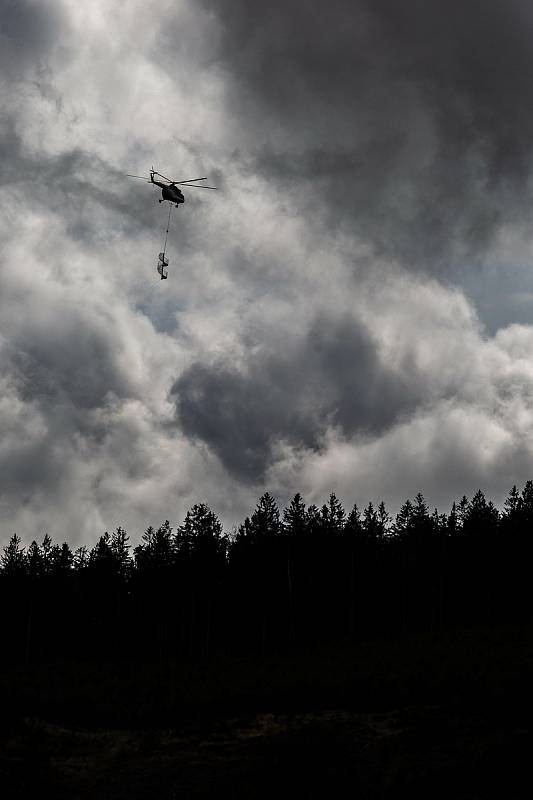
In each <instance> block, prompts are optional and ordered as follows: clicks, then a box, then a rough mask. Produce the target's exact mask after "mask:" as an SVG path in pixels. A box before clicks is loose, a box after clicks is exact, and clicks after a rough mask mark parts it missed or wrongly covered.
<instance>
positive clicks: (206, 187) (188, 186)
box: [187, 184, 218, 191]
mask: <svg viewBox="0 0 533 800" xmlns="http://www.w3.org/2000/svg"><path fill="white" fill-rule="evenodd" d="M217 188H218V187H217V186H195V185H194V184H188V185H187V189H214V190H215V191H216V190H217Z"/></svg>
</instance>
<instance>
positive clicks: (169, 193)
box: [161, 185, 185, 205]
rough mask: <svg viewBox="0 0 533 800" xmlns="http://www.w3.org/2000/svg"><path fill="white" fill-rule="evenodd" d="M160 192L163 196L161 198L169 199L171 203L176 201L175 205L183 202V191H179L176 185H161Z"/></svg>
mask: <svg viewBox="0 0 533 800" xmlns="http://www.w3.org/2000/svg"><path fill="white" fill-rule="evenodd" d="M161 194H162V196H163V200H169V201H170V202H171V203H176V205H178V204H179V203H184V202H185V198H184V196H183V193H182V192H180V190H179V189H178V187H177V186H172V185H170V186H163V188H162V190H161Z"/></svg>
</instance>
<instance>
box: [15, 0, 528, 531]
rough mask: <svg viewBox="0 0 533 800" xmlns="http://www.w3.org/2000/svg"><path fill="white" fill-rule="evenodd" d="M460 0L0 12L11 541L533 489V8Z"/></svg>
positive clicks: (136, 4) (230, 0)
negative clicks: (171, 184)
mask: <svg viewBox="0 0 533 800" xmlns="http://www.w3.org/2000/svg"><path fill="white" fill-rule="evenodd" d="M449 5H450V4H444V3H443V2H441V1H440V0H432V2H429V3H421V2H420V3H419V2H414V3H410V4H407V5H406V4H403V5H402V4H398V3H393V2H392V0H390V2H385V0H376V2H367V1H366V0H358V1H357V2H355V3H348V2H344V0H333V2H331V3H328V4H327V5H322V6H320V5H317V4H311V3H308V2H304V0H295V1H294V2H292V3H290V4H281V3H278V2H274V3H272V4H269V6H268V8H267V7H266V6H265V7H264V8H263V7H262V6H260V5H258V4H255V5H253V4H250V3H244V2H237V0H224V1H223V2H221V3H218V2H217V3H216V4H214V3H212V2H207V0H202V2H200V3H198V2H194V3H192V2H182V3H180V4H176V3H174V2H171V0H164V1H163V2H160V1H159V0H158V1H157V2H149V3H148V4H147V3H146V2H141V0H132V2H129V3H127V4H124V3H120V2H116V3H109V2H107V0H106V1H105V2H103V0H102V1H100V0H94V2H92V3H91V4H89V5H87V4H80V3H78V2H74V0H62V2H57V3H52V2H51V3H47V4H46V14H45V16H43V14H44V6H43V4H40V3H35V2H29V1H28V2H26V3H23V2H21V3H17V4H15V3H7V4H6V3H4V4H3V5H2V6H1V10H2V11H3V14H4V17H5V19H6V26H5V29H3V34H2V36H3V38H2V58H3V61H2V62H1V63H2V65H3V66H4V67H5V68H4V69H3V72H2V82H1V92H2V103H3V115H2V120H1V123H0V156H1V160H0V240H1V246H0V389H1V394H0V430H1V431H2V438H1V440H0V471H1V473H2V476H3V480H2V485H1V486H0V510H1V513H2V529H1V531H0V537H1V538H2V540H5V539H7V538H8V536H9V535H10V534H11V533H12V532H13V531H14V530H16V531H17V532H18V533H19V534H20V535H22V536H23V537H24V538H26V539H31V538H33V537H34V536H38V535H40V533H41V532H44V531H45V530H49V531H50V533H52V534H53V535H55V536H57V537H64V538H67V539H69V541H71V542H72V543H74V544H79V543H81V542H83V541H87V542H91V541H94V539H95V538H96V537H97V536H98V535H99V534H100V533H101V532H102V530H104V529H106V528H112V527H114V526H116V525H119V524H124V525H126V527H128V529H129V530H130V533H131V536H132V539H133V540H134V541H135V540H137V539H138V537H139V535H140V533H141V531H142V530H143V529H144V528H145V527H146V526H147V525H148V524H151V523H154V524H157V523H158V522H159V521H161V520H162V519H165V518H169V519H171V520H172V521H173V522H174V523H176V522H179V521H180V519H181V518H182V517H183V515H184V514H185V512H186V510H187V508H188V507H190V506H191V505H192V504H193V503H195V502H200V501H205V502H208V503H209V504H210V505H212V507H213V508H214V510H215V511H217V512H218V513H219V514H220V515H221V516H222V518H223V520H224V523H225V524H226V525H227V526H228V527H231V526H232V525H233V524H235V523H238V522H239V521H241V520H242V518H243V517H244V516H245V515H246V514H248V513H249V512H250V510H251V508H252V507H253V504H254V503H255V500H256V499H257V497H258V495H259V494H260V493H261V492H262V491H264V490H265V489H271V490H273V491H274V492H275V493H276V494H277V495H278V497H279V499H280V501H281V502H284V501H285V500H286V499H288V498H289V497H290V495H291V494H293V493H294V492H296V491H302V492H303V493H305V495H306V497H307V498H308V499H309V500H310V501H315V502H321V501H322V500H323V499H325V498H326V497H327V495H328V494H329V492H330V491H332V490H333V491H337V492H338V493H339V494H341V495H342V497H343V499H344V501H345V502H346V504H349V503H351V502H353V500H355V499H356V500H357V501H358V502H366V501H367V500H368V499H370V498H371V497H372V498H374V499H375V500H379V499H381V497H383V498H384V499H385V500H386V501H387V502H389V503H390V504H391V505H392V506H394V504H396V503H398V502H401V501H402V500H403V499H404V497H405V496H408V495H411V496H412V495H413V494H414V493H415V492H417V491H418V490H422V491H424V492H426V493H427V494H428V499H429V500H430V502H433V503H435V502H438V503H439V505H441V506H442V507H446V505H447V504H448V503H450V502H451V500H452V499H454V497H456V496H457V494H462V493H463V492H469V491H474V490H475V489H477V488H478V486H479V485H481V486H482V487H483V488H485V489H486V490H487V491H490V492H491V493H492V494H493V495H494V496H495V497H496V499H498V498H501V497H502V496H503V494H504V493H505V492H506V491H507V490H508V488H509V485H510V484H512V483H513V482H517V483H521V482H523V481H524V480H526V479H527V478H529V477H531V467H532V463H531V461H532V459H531V455H530V453H531V452H533V450H532V447H533V442H532V440H531V421H532V414H531V406H532V403H531V401H530V398H531V396H533V393H532V391H531V390H532V388H533V387H532V381H533V377H532V375H531V370H530V368H529V353H530V350H531V345H532V344H533V341H532V334H531V331H532V328H531V327H530V326H528V325H527V324H522V325H508V324H507V323H508V322H509V320H512V319H514V317H513V313H514V311H516V309H517V304H518V303H519V302H520V300H521V299H523V298H524V297H526V296H527V295H526V291H527V289H528V287H527V282H526V278H525V276H526V274H527V269H528V264H529V263H530V260H531V252H533V251H532V249H531V239H530V237H529V233H528V229H527V223H528V219H529V216H530V212H531V207H530V205H531V203H530V196H529V195H530V192H529V187H530V141H531V140H532V139H531V135H530V134H531V133H532V131H531V130H530V129H531V126H532V114H531V106H530V103H529V84H530V82H531V81H530V78H531V55H530V48H529V46H528V38H529V36H528V33H529V31H530V27H531V13H530V11H529V9H528V7H527V5H526V4H525V3H520V2H518V0H512V2H507V3H505V4H504V3H503V2H500V1H499V0H498V1H497V2H495V3H492V4H491V5H490V8H486V9H483V13H481V11H480V10H479V8H478V5H477V4H475V3H474V2H470V1H469V2H465V3H462V4H460V5H455V6H453V7H452V8H450V7H449ZM147 16H148V17H149V18H150V20H151V25H150V27H149V29H145V28H143V24H144V23H143V20H145V19H146V18H147ZM141 31H142V35H141ZM132 43H134V44H132ZM152 164H155V166H156V168H157V169H160V170H161V171H162V172H164V173H165V174H170V175H171V176H172V177H176V178H178V177H183V178H187V177H197V176H199V175H208V176H209V177H210V180H211V181H212V182H213V183H215V185H218V186H219V187H220V189H219V192H218V193H216V192H212V193H210V192H205V193H202V192H201V191H197V192H196V193H195V192H194V190H192V189H191V190H188V191H186V203H185V205H184V206H181V207H180V209H179V210H175V211H174V212H173V218H172V225H171V230H170V234H169V239H168V248H167V254H168V256H169V258H170V279H169V280H168V281H166V282H163V283H161V282H160V281H159V280H158V276H157V274H156V272H155V265H156V261H157V254H158V252H159V251H160V249H161V245H162V242H163V240H164V235H165V229H166V220H167V218H166V210H165V209H164V208H162V207H161V206H160V205H159V204H158V203H157V197H158V195H157V194H156V193H155V192H154V191H153V189H152V187H150V186H147V185H144V184H142V183H141V182H140V181H138V182H136V181H130V180H129V179H127V178H125V173H127V172H133V173H137V174H145V173H146V170H147V169H148V168H149V167H150V166H151V165H152ZM506 259H507V260H508V261H510V260H511V259H513V260H514V261H515V262H516V264H517V265H518V264H522V265H523V267H522V268H520V269H519V267H518V266H515V271H514V272H511V270H509V271H506V272H505V273H503V271H502V270H501V269H500V266H501V264H505V263H507V262H506ZM486 264H490V266H491V269H492V271H493V273H492V274H493V275H494V277H493V278H492V279H491V281H490V282H489V283H487V284H486V287H487V290H486V296H484V297H483V298H482V299H483V303H482V307H483V309H484V310H486V309H490V307H491V305H492V307H496V306H497V307H498V308H501V307H502V305H503V301H502V295H505V292H508V293H509V298H511V296H514V297H515V299H514V300H513V301H512V302H511V300H510V299H508V302H507V305H506V308H507V311H506V314H505V318H502V316H501V315H499V316H498V315H496V312H495V311H492V312H491V311H490V310H489V311H484V316H483V318H482V319H480V317H479V315H478V313H477V309H476V307H475V305H474V304H473V303H472V302H471V301H470V300H469V299H468V298H467V296H466V295H465V293H464V292H463V291H462V289H461V286H460V284H459V285H454V283H453V281H454V280H458V278H459V277H460V278H461V280H463V283H464V284H465V285H467V287H468V292H469V295H470V296H472V295H473V292H474V290H477V291H479V290H478V289H476V284H477V283H479V281H476V280H475V279H474V277H473V276H474V274H475V273H474V271H473V270H472V269H470V271H469V275H468V282H467V280H466V278H464V276H462V274H461V269H462V268H463V267H464V268H466V267H467V266H468V267H469V268H471V267H472V266H476V268H477V270H478V273H477V274H481V272H480V271H481V270H482V269H486ZM482 274H484V275H486V274H488V273H487V272H484V273H482ZM511 274H512V275H514V276H515V277H513V278H512V280H510V277H509V276H510V275H511ZM508 280H510V282H511V283H512V286H509V287H507V286H506V281H508ZM520 281H521V282H520ZM529 291H533V287H531V286H529ZM521 309H522V312H521V313H522V316H521V317H520V319H521V320H522V321H523V322H524V323H525V322H527V313H526V309H525V306H524V303H522V306H521ZM487 316H488V317H489V322H490V320H492V322H493V323H494V320H495V319H497V320H498V324H497V325H496V324H492V325H491V326H490V327H489V328H487V327H485V325H484V322H485V320H486V319H487Z"/></svg>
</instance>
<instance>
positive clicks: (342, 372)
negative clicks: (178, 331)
mask: <svg viewBox="0 0 533 800" xmlns="http://www.w3.org/2000/svg"><path fill="white" fill-rule="evenodd" d="M412 377H413V376H411V382H410V383H409V384H408V383H407V382H406V381H405V380H404V379H403V378H402V377H401V376H400V375H398V374H396V373H394V372H393V371H392V370H388V369H387V368H386V367H384V366H383V365H382V364H381V363H380V360H379V358H378V355H377V353H376V348H375V344H374V342H373V341H372V339H371V338H370V336H369V335H368V334H367V332H366V331H365V330H364V329H363V328H362V327H361V326H360V325H359V324H358V323H356V322H355V321H354V320H353V319H347V318H344V319H340V320H335V319H325V318H321V319H319V320H317V321H316V322H315V323H314V324H313V325H312V326H311V329H310V331H309V333H308V335H307V336H306V337H305V338H304V339H303V341H301V342H298V343H295V344H294V345H293V346H291V345H290V344H287V347H286V349H285V350H284V352H279V351H277V352H272V350H271V349H268V348H266V347H265V348H264V349H263V351H262V352H259V353H255V354H254V355H253V356H250V357H249V361H248V364H247V365H246V368H245V369H244V370H239V369H236V368H234V367H232V366H230V365H228V364H226V363H215V364H214V365H207V364H205V363H201V362H196V363H194V364H192V365H191V366H190V367H189V368H188V369H187V370H186V371H185V372H184V373H183V374H182V375H181V376H180V377H179V378H178V380H177V381H176V382H175V384H174V386H173V388H172V391H171V394H172V396H173V397H174V399H175V401H176V409H177V417H178V420H179V423H180V425H181V427H182V429H183V431H184V432H185V433H186V434H187V435H188V436H190V437H192V438H195V439H199V440H201V441H203V442H205V443H206V444H208V445H209V446H210V447H211V448H212V449H213V450H214V451H215V452H216V453H217V455H218V456H219V458H220V459H221V461H222V463H223V464H224V466H225V467H226V468H227V469H228V470H230V471H231V472H233V473H234V474H236V475H237V476H238V477H240V478H242V479H245V480H250V481H255V480H260V479H262V478H264V473H265V470H266V468H267V467H268V465H269V463H270V461H271V458H272V447H273V446H274V445H275V444H276V443H277V442H278V441H279V440H284V441H288V442H290V443H292V444H296V445H304V446H305V447H308V448H313V449H317V448H318V447H319V444H320V437H321V436H322V435H323V434H324V432H325V430H326V429H327V427H328V426H330V425H334V426H337V427H339V428H340V429H341V430H342V432H343V433H344V434H346V435H350V434H353V433H354V432H356V431H357V432H364V433H369V434H378V433H380V432H382V431H383V430H384V429H386V428H387V427H388V426H390V425H391V424H393V422H395V421H396V420H398V418H399V416H400V415H401V414H402V413H403V412H405V411H407V410H409V409H411V408H413V407H414V405H415V404H416V402H417V400H418V399H419V397H418V392H417V390H416V389H415V386H414V381H413V380H412Z"/></svg>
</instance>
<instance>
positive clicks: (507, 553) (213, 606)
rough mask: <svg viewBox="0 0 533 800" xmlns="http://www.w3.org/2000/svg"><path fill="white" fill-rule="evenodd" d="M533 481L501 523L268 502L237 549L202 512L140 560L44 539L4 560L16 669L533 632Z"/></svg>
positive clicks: (4, 595) (486, 509)
mask: <svg viewBox="0 0 533 800" xmlns="http://www.w3.org/2000/svg"><path fill="white" fill-rule="evenodd" d="M532 531H533V481H528V482H527V483H526V484H525V486H524V488H523V490H522V491H521V492H520V491H519V490H518V489H517V488H516V486H513V488H512V489H511V491H510V493H509V496H508V498H507V499H506V501H505V503H504V506H503V508H502V510H501V511H500V510H498V509H497V508H496V506H495V505H494V504H493V503H492V502H491V501H489V500H487V499H486V497H485V495H484V494H483V492H481V491H478V492H476V494H474V495H473V497H472V498H471V499H467V497H463V498H462V500H461V501H460V502H458V503H454V504H453V506H452V509H451V511H450V513H449V514H441V513H439V512H438V511H437V509H435V510H434V511H433V512H432V513H431V512H430V510H429V509H428V506H427V504H426V502H425V500H424V497H423V496H422V495H421V494H418V495H417V496H416V497H415V498H414V500H407V501H406V502H405V503H404V504H403V505H402V507H401V508H400V510H399V512H398V513H397V515H396V516H395V517H394V518H393V517H392V516H391V515H389V513H388V512H387V509H386V507H385V505H384V503H381V504H380V505H379V506H378V507H377V508H375V507H374V506H373V505H372V503H369V504H368V505H367V507H366V508H364V510H362V511H360V510H359V509H358V508H357V507H356V506H354V507H353V508H352V509H351V510H350V511H349V512H346V510H345V509H344V508H343V506H342V504H341V502H340V501H339V500H338V499H337V497H336V496H335V494H331V495H330V497H329V501H328V502H327V503H326V504H324V505H323V506H322V507H321V508H318V507H317V506H315V505H310V506H306V504H305V503H304V501H303V499H302V497H301V496H300V494H296V495H295V497H294V498H293V500H292V501H291V502H290V504H289V505H288V506H287V507H286V508H285V509H284V510H283V511H281V510H280V509H279V507H278V505H277V503H276V501H275V499H274V498H273V497H272V496H271V495H270V494H268V493H266V494H264V495H263V496H262V497H261V498H260V499H259V501H258V503H257V506H256V508H255V510H254V511H253V513H252V514H251V515H250V516H249V517H247V518H246V519H245V520H244V522H243V523H242V524H241V525H240V526H238V527H237V528H236V529H235V530H234V531H232V532H231V533H227V532H225V531H224V530H223V526H222V525H221V523H220V521H219V519H218V518H217V516H216V514H215V513H214V512H213V511H211V510H210V509H209V508H208V507H207V506H206V505H205V504H202V503H200V504H197V505H195V506H193V507H192V508H191V509H190V510H189V511H188V512H187V514H186V516H185V519H184V520H183V522H182V523H181V524H180V525H178V526H176V527H175V528H173V527H172V526H171V524H170V522H169V521H165V522H164V523H163V524H162V525H161V526H160V527H158V528H154V527H149V528H148V529H147V530H146V531H145V532H144V534H143V535H142V538H141V540H140V543H139V544H138V545H137V546H135V547H132V546H131V545H130V542H129V537H128V534H127V532H126V531H125V530H124V529H123V528H120V527H119V528H117V529H116V530H115V531H114V532H112V533H109V532H105V533H104V534H103V535H101V536H100V538H99V539H98V541H97V542H96V544H95V545H94V546H93V547H92V548H87V547H79V548H78V549H76V550H75V551H73V550H72V549H71V547H70V546H69V545H68V544H67V543H63V544H59V543H54V542H53V540H52V539H51V537H50V536H48V535H46V536H45V537H44V539H43V540H42V542H41V543H40V544H39V543H38V542H37V541H32V542H31V543H30V544H29V545H27V546H23V544H22V542H21V540H20V538H19V537H18V536H17V535H16V534H14V535H13V536H12V537H11V539H10V541H9V543H8V544H7V546H6V547H5V548H4V550H3V554H2V556H1V568H0V600H1V602H2V608H3V609H4V615H3V642H4V663H5V664H11V665H12V666H16V665H17V664H18V665H32V664H33V665H38V664H39V663H46V662H48V663H58V662H72V661H83V662H121V661H123V660H128V661H134V662H156V663H157V662H162V663H166V662H179V661H184V662H185V661H186V662H191V661H192V662H203V663H205V662H208V661H209V660H210V659H212V658H213V657H218V656H222V657H227V656H229V657H235V656H237V657H240V656H246V657H258V658H259V659H261V658H264V657H267V656H271V655H272V654H277V653H290V652H294V651H313V649H316V648H320V647H330V648H331V647H333V648H334V647H336V646H337V645H345V644H356V643H360V642H365V641H371V640H383V639H391V640H394V639H396V638H398V637H403V636H412V635H417V634H419V633H425V632H446V631H453V630H464V629H472V628H487V627H488V628H491V627H494V628H499V627H501V626H502V625H507V624H518V625H529V624H530V623H531V620H532V613H533V587H532V583H531V580H530V569H531V563H532V558H531V557H532V554H533V546H532Z"/></svg>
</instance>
